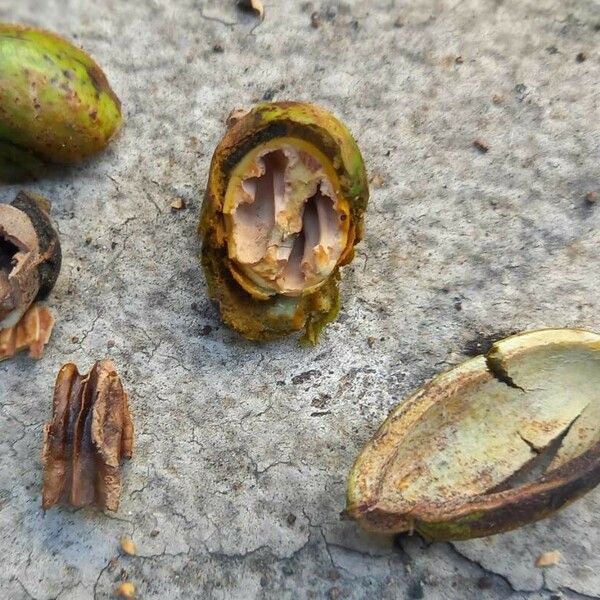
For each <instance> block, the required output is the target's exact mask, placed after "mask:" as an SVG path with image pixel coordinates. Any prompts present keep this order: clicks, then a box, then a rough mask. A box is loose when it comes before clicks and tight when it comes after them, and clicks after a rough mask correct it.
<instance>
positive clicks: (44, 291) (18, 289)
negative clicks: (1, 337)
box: [0, 192, 62, 330]
mask: <svg viewBox="0 0 600 600" xmlns="http://www.w3.org/2000/svg"><path fill="white" fill-rule="evenodd" d="M49 211H50V202H49V201H48V200H47V199H46V198H44V197H43V196H39V195H36V194H31V193H27V192H20V193H19V194H18V195H17V197H16V198H15V200H14V201H13V202H12V203H11V204H10V205H8V204H0V330H1V329H5V328H10V327H14V326H15V325H16V324H17V323H18V322H19V320H20V319H21V317H22V316H23V315H24V314H25V312H26V311H27V309H28V308H29V307H30V306H31V304H32V303H33V302H34V301H36V300H44V299H45V298H46V297H47V296H48V294H49V293H50V292H51V290H52V288H53V287H54V284H55V283H56V280H57V278H58V275H59V273H60V268H61V263H62V254H61V247H60V240H59V237H58V233H57V231H56V229H55V227H54V225H53V223H52V221H51V219H50V215H49Z"/></svg>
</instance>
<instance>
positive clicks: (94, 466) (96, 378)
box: [42, 360, 133, 511]
mask: <svg viewBox="0 0 600 600" xmlns="http://www.w3.org/2000/svg"><path fill="white" fill-rule="evenodd" d="M132 453H133V422H132V420H131V414H130V412H129V403H128V397H127V394H126V393H125V390H124V389H123V384H122V382H121V379H120V377H119V375H118V374H117V372H116V370H115V367H114V365H113V363H112V362H111V361H110V360H104V361H101V362H97V363H96V364H95V365H94V366H93V368H92V370H91V371H90V372H89V373H88V374H87V375H80V374H79V372H78V370H77V367H76V366H75V365H74V364H70V363H69V364H66V365H64V366H63V367H62V369H61V370H60V372H59V374H58V378H57V379H56V386H55V388H54V400H53V413H52V420H51V421H49V422H48V423H46V425H45V427H44V448H43V452H42V463H43V467H44V484H43V492H42V507H43V508H44V510H46V509H48V508H50V507H52V506H54V505H55V504H58V503H60V502H68V503H70V504H71V505H73V506H76V507H81V506H90V505H95V506H98V507H99V508H106V509H108V510H112V511H116V510H117V509H118V508H119V499H120V496H121V486H122V483H121V467H120V464H121V460H122V458H123V457H125V458H131V456H132Z"/></svg>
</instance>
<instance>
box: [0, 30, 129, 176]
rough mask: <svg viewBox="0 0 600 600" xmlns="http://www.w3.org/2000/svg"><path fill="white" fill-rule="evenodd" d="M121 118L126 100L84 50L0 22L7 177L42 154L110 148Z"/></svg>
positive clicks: (68, 159)
mask: <svg viewBox="0 0 600 600" xmlns="http://www.w3.org/2000/svg"><path fill="white" fill-rule="evenodd" d="M121 123H122V115H121V103H120V101H119V99H118V98H117V96H116V95H115V93H114V92H113V91H112V89H111V87H110V85H109V84H108V81H107V79H106V76H105V75H104V73H103V72H102V70H101V69H100V67H99V66H98V65H97V64H96V63H95V62H94V61H93V60H92V58H90V57H89V56H88V55H87V54H86V53H85V52H84V51H83V50H80V49H79V48H76V47H75V46H73V45H72V44H71V43H70V42H68V41H67V40H65V39H63V38H61V37H60V36H58V35H55V34H53V33H50V32H48V31H43V30H41V29H35V28H31V27H23V26H21V25H10V24H0V145H2V147H4V149H5V151H4V152H0V174H3V173H5V175H4V179H10V173H11V172H12V174H13V175H14V176H15V177H19V176H26V175H28V174H30V172H31V171H33V169H32V168H31V164H34V165H35V163H36V159H37V160H39V159H41V160H44V161H47V162H54V163H73V162H77V161H80V160H83V159H85V158H87V157H89V156H91V155H93V154H95V153H96V152H99V151H100V150H102V149H103V148H104V147H105V146H106V145H107V144H108V142H109V141H110V140H111V138H112V137H113V136H114V135H115V133H116V132H117V131H118V129H119V127H120V125H121ZM10 148H12V150H10V152H9V151H8V150H7V149H10ZM8 155H10V157H9V158H7V156H8ZM11 163H12V167H11ZM17 163H18V164H17ZM19 165H20V166H19Z"/></svg>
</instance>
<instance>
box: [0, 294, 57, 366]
mask: <svg viewBox="0 0 600 600" xmlns="http://www.w3.org/2000/svg"><path fill="white" fill-rule="evenodd" d="M53 329H54V317H53V316H52V313H51V312H50V310H48V309H47V308H46V307H45V306H40V305H39V304H34V305H33V306H32V307H31V308H30V309H29V310H28V311H27V312H26V313H25V315H24V316H23V318H22V319H21V320H20V321H19V322H18V323H17V324H16V325H15V326H14V327H9V328H8V329H0V361H2V360H6V359H7V358H11V357H12V356H15V354H18V353H19V352H22V351H23V350H29V356H30V357H31V358H36V359H40V358H42V355H43V353H44V348H45V346H46V344H47V343H48V342H49V341H50V336H51V335H52V330H53Z"/></svg>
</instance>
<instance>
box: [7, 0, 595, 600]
mask: <svg viewBox="0 0 600 600" xmlns="http://www.w3.org/2000/svg"><path fill="white" fill-rule="evenodd" d="M265 5H266V18H265V20H264V22H263V23H262V24H259V25H257V22H256V20H254V19H253V17H252V16H251V15H244V14H240V13H239V12H238V11H237V10H236V9H235V6H234V4H233V2H225V1H218V0H214V1H200V0H196V1H194V0H180V1H177V2H175V1H170V0H130V1H128V2H121V1H118V0H103V1H92V0H62V1H60V0H3V1H2V2H0V19H2V20H9V21H22V22H28V23H32V24H35V25H39V26H43V27H47V28H50V29H53V30H56V31H58V32H61V33H63V34H65V35H67V36H69V37H71V38H75V39H76V40H77V42H78V43H81V44H82V45H83V46H85V48H87V49H88V50H89V51H90V52H91V53H92V54H93V55H94V56H95V57H96V58H97V60H98V61H99V62H100V63H101V64H102V65H103V66H104V67H105V69H106V71H107V73H108V75H109V78H110V80H111V81H112V83H113V85H114V87H115V89H116V90H117V92H118V93H119V95H120V96H121V98H122V100H123V103H124V107H125V112H126V114H127V125H126V127H125V128H124V130H123V132H122V134H121V136H120V137H119V139H118V140H117V141H116V143H115V144H114V145H113V146H112V147H111V148H110V150H109V151H108V152H107V153H105V154H104V155H102V156H100V157H98V158H97V159H96V160H94V161H92V162H90V163H88V164H85V165H83V166H81V167H78V168H75V169H72V170H70V171H63V172H57V173H56V176H55V178H53V179H52V180H47V181H44V182H40V183H38V184H35V185H32V186H31V188H32V189H33V190H35V191H39V192H43V193H45V194H47V195H48V196H49V197H51V198H52V199H53V200H54V202H55V215H56V218H57V220H58V223H59V226H60V231H61V234H62V240H63V247H64V255H65V264H64V270H63V272H62V275H61V278H60V281H59V283H58V287H57V289H56V292H55V293H54V294H53V295H52V296H51V299H50V301H49V304H50V306H51V307H52V308H53V309H54V311H55V312H56V314H57V315H58V319H59V320H58V325H57V327H56V330H55V333H54V337H53V339H52V342H51V344H50V346H49V348H48V351H47V354H46V356H45V358H44V359H43V360H42V361H41V362H38V363H34V362H31V361H30V360H29V359H27V358H26V357H20V358H18V359H17V360H13V361H11V362H6V363H3V364H1V365H0V402H1V406H0V413H1V415H2V419H1V421H0V443H1V451H2V455H1V456H2V458H1V460H0V556H1V557H2V559H1V564H2V568H1V570H0V597H2V598H9V599H15V600H21V599H26V598H35V599H37V600H48V599H50V598H58V599H60V600H75V599H76V600H85V599H88V598H98V599H103V598H110V597H112V595H113V590H114V589H115V587H116V585H117V584H118V582H119V581H120V580H121V579H129V580H131V581H133V582H134V583H135V585H136V586H137V589H138V592H139V597H140V598H144V599H151V598H152V599H155V598H156V599H158V598H161V599H162V598H186V599H187V598H224V599H225V598H226V599H229V598H244V599H245V598H276V599H279V598H330V599H336V598H353V599H355V598H356V599H358V598H390V599H391V598H394V599H395V598H427V599H429V598H431V599H461V600H462V599H491V598H510V599H517V598H528V599H535V600H537V599H550V598H554V599H556V598H571V599H577V598H595V597H600V553H599V552H598V547H599V545H600V490H596V491H595V492H592V493H590V494H589V495H588V496H587V497H585V498H584V499H582V500H581V501H579V502H577V503H575V504H574V505H573V506H572V507H570V508H568V509H567V510H565V511H564V512H562V513H561V514H560V515H558V516H557V517H555V518H552V519H550V520H547V521H544V522H541V523H539V524H536V525H532V526H529V527H525V528H523V529H521V530H519V531H516V532H513V533H509V534H506V535H499V536H497V537H493V538H490V539H486V540H479V541H472V542H464V543H459V544H433V545H427V544H426V543H425V542H423V541H422V540H420V539H419V538H418V537H403V538H401V539H398V540H396V542H395V543H392V541H391V540H375V539H371V538H368V537H366V536H364V535H362V534H360V533H359V532H358V531H357V530H356V529H355V527H354V526H353V524H352V523H348V522H342V521H340V520H339V517H338V514H339V512H340V510H341V509H342V508H343V506H344V493H345V479H346V475H347V473H348V469H349V468H350V465H351V463H352V461H353V459H354V457H355V456H356V454H357V453H358V451H359V449H360V448H361V446H362V445H363V444H364V442H365V441H366V440H367V439H368V438H369V437H370V436H371V435H372V434H373V432H374V431H375V429H376V427H377V426H378V425H379V423H380V422H381V421H382V419H383V418H384V417H385V415H386V414H387V412H388V411H389V410H390V408H391V407H392V406H394V405H395V404H396V403H397V402H398V401H400V400H401V399H402V398H403V397H404V396H405V395H406V394H407V393H408V392H409V391H411V390H412V389H413V388H414V387H416V386H418V385H420V384H421V383H423V382H424V381H426V380H427V379H428V378H429V377H431V376H432V375H433V374H434V373H435V372H436V371H438V370H440V369H445V368H447V367H448V366H450V365H453V364H455V363H457V362H460V361H461V360H462V359H463V358H464V357H465V355H466V354H467V353H469V352H474V351H477V350H478V349H480V348H481V347H482V345H485V341H486V339H488V338H494V337H497V336H502V335H503V334H504V333H509V332H512V331H514V330H521V329H525V328H532V327H541V326H552V325H555V326H559V325H575V326H582V327H587V328H592V329H596V330H600V316H599V315H600V296H599V295H598V289H599V286H600V275H599V269H598V254H597V253H598V247H599V246H600V233H599V232H598V227H599V225H600V205H597V206H596V205H593V204H589V203H586V201H585V196H586V194H587V193H588V192H594V191H595V192H600V174H599V170H598V146H599V143H600V110H599V102H600V100H599V98H600V85H599V83H598V82H599V81H600V52H599V43H600V4H598V3H596V2H593V1H592V0H577V1H575V0H566V1H564V0H562V1H561V0H519V1H517V0H510V1H509V0H506V1H502V0H464V1H460V0H438V1H429V0H427V1H424V0H410V1H408V0H407V1H403V2H401V1H399V0H397V1H395V2H394V1H393V0H387V1H374V0H373V1H364V2H360V1H358V0H357V1H355V2H333V1H332V2H312V3H303V2H292V1H291V0H266V1H265ZM313 12H318V16H317V17H316V18H315V21H316V23H317V24H319V27H318V28H314V27H312V26H311V14H312V13H313ZM221 49H222V52H220V51H219V50H221ZM580 52H583V53H585V54H586V60H585V61H583V62H578V61H577V60H576V56H577V54H578V53H580ZM459 56H460V57H461V58H460V59H459V60H456V59H457V57H459ZM260 98H275V99H305V100H312V101H315V102H319V103H321V104H323V105H324V106H326V107H328V108H330V109H331V110H333V111H334V112H335V113H337V114H338V115H339V116H341V117H342V118H344V119H345V120H346V121H347V123H348V124H349V126H350V128H351V129H352V131H353V132H354V133H355V135H356V137H357V139H358V141H359V144H360V146H361V147H362V149H363V151H364V155H365V159H366V162H367V164H368V167H369V170H370V172H371V174H372V175H375V176H376V177H375V181H374V184H375V185H374V186H373V190H372V203H371V206H370V209H369V213H368V219H367V226H368V228H367V237H366V240H365V242H364V243H363V244H362V245H361V246H360V249H359V251H358V255H357V258H356V260H355V262H354V264H353V265H352V267H350V268H347V269H346V271H345V273H344V281H343V299H344V307H343V313H342V315H341V317H340V318H339V320H338V321H337V322H336V323H335V324H334V325H333V326H332V327H331V328H330V329H329V330H328V332H327V333H326V335H325V336H324V338H323V341H322V343H321V345H320V346H319V347H317V348H315V349H309V350H306V349H302V348H300V347H299V346H298V345H297V344H296V342H295V340H293V339H290V340H286V341H283V342H280V343H274V344H269V345H263V346H260V345H255V344H251V343H246V342H244V341H243V340H241V339H240V338H239V337H238V336H236V335H235V334H233V333H232V332H231V331H229V330H227V329H226V328H224V327H223V326H221V325H220V324H219V319H218V314H217V312H216V310H215V309H214V307H213V306H211V304H210V303H209V302H208V301H207V299H206V297H205V283H204V279H203V275H202V273H201V271H200V269H199V266H198V263H197V259H196V257H197V255H198V253H199V243H198V240H197V238H196V235H195V228H196V222H197V219H198V212H199V208H200V199H201V196H202V193H203V190H204V186H205V182H206V176H207V170H208V165H209V160H210V157H211V153H212V150H213V148H214V147H215V145H216V143H217V141H218V140H219V138H220V136H221V134H222V132H223V121H224V118H225V117H226V115H227V114H228V112H229V111H230V109H232V108H234V107H237V106H240V105H241V106H244V105H249V104H251V103H253V102H255V101H256V100H257V99H260ZM474 140H480V141H482V142H483V143H484V144H486V145H487V146H488V147H489V151H488V152H487V153H483V152H481V151H479V150H477V149H476V148H475V147H474V146H473V141H474ZM16 189H17V188H16V187H5V188H3V189H2V195H1V199H2V201H6V202H8V201H10V200H11V199H12V197H13V195H14V193H15V192H16ZM175 197H181V198H183V199H184V200H185V202H186V203H187V209H185V210H182V211H179V212H173V211H172V210H171V209H170V208H169V204H170V203H171V201H172V200H173V198H175ZM599 204H600V202H599ZM86 238H88V241H89V243H88V244H86ZM109 341H111V342H114V346H113V345H112V343H111V344H110V345H111V346H112V347H110V348H109V347H108V346H109V344H108V342H109ZM369 341H370V344H369ZM371 346H372V347H371ZM103 356H111V357H113V359H114V360H115V362H116V364H117V365H118V367H119V368H120V370H121V371H122V375H123V378H124V380H125V382H126V385H127V388H128V389H129V391H130V393H131V397H132V400H131V404H132V408H133V412H134V416H135V423H136V428H137V452H136V455H135V458H134V460H133V461H132V462H131V463H129V464H128V465H127V467H126V469H125V477H126V483H125V490H124V494H123V497H122V506H121V509H120V511H119V512H118V513H117V514H115V515H109V514H107V515H103V514H97V513H94V512H93V511H85V510H80V511H74V510H70V509H68V508H62V509H57V510H52V511H49V512H48V513H47V514H46V515H45V516H44V515H43V514H42V512H41V510H40V481H41V465H40V444H41V428H42V423H43V422H44V421H45V420H46V419H47V418H48V417H49V415H50V408H51V406H50V399H51V391H52V387H53V381H54V377H55V375H56V373H57V371H58V368H59V366H60V365H61V364H62V363H63V362H65V361H75V362H77V364H78V365H79V366H80V367H81V368H82V369H87V368H89V366H90V365H91V363H92V362H93V361H94V360H95V359H98V358H101V357H103ZM126 534H129V535H131V536H132V537H133V539H134V541H135V543H136V544H137V548H138V553H139V554H138V556H136V557H134V558H130V557H124V556H120V555H119V545H118V540H119V538H120V536H121V535H126ZM554 549H558V550H560V551H561V553H562V555H563V559H562V562H561V563H560V564H559V565H558V566H555V567H551V568H548V569H546V570H543V571H542V570H540V569H537V568H536V567H535V566H534V561H535V558H536V557H537V556H538V555H539V554H540V553H542V552H544V551H548V550H554Z"/></svg>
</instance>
